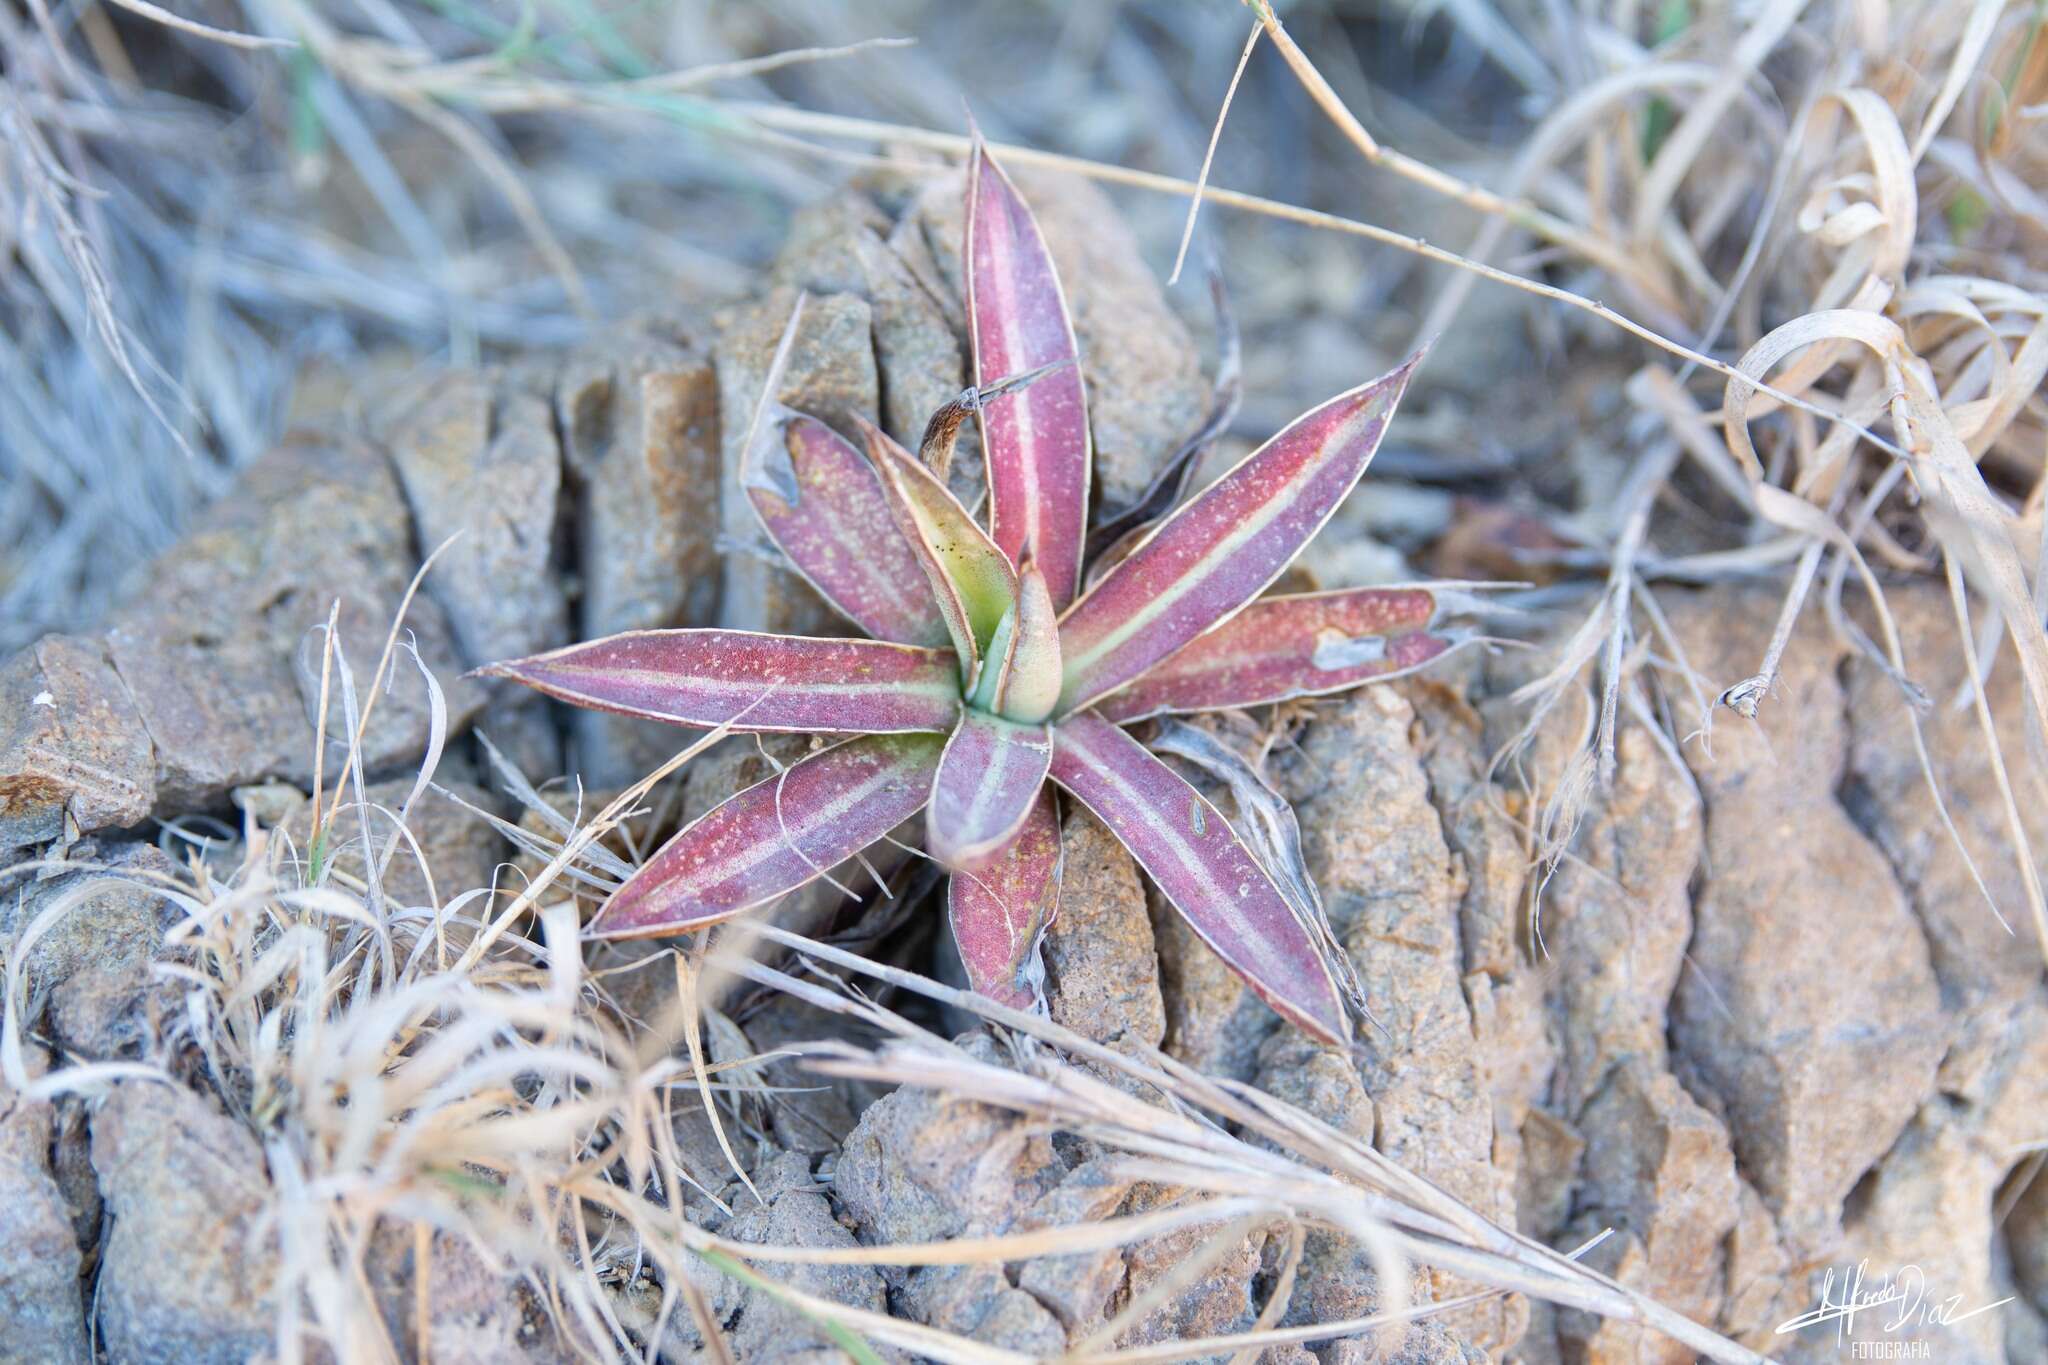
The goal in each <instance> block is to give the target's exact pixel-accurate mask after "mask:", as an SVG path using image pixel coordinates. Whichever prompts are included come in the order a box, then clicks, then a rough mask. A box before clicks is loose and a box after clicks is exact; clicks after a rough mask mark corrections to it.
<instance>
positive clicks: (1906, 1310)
mask: <svg viewBox="0 0 2048 1365" xmlns="http://www.w3.org/2000/svg"><path fill="white" fill-rule="evenodd" d="M1984 1026H1985V1029H1986V1031H1987V1032H1989V1033H1995V1034H1997V1035H1998V1036H1999V1038H2000V1045H1999V1046H1998V1047H1997V1048H1996V1050H1995V1054H1994V1056H1993V1057H1992V1059H1991V1060H1990V1062H1989V1064H1988V1065H1987V1066H1985V1067H1984V1069H1983V1073H1982V1080H1983V1084H1982V1087H1981V1089H1980V1090H1979V1091H1978V1092H1977V1093H1976V1094H1974V1095H1969V1096H1963V1095H1954V1094H1948V1093H1942V1094H1938V1095H1935V1096H1934V1097H1932V1098H1930V1099H1929V1100H1928V1101H1927V1102H1926V1103H1925V1104H1923V1105H1922V1106H1921V1107H1920V1109H1919V1110H1918V1112H1917V1113H1915V1114H1914V1115H1913V1116H1912V1118H1911V1121H1910V1122H1909V1123H1908V1124H1907V1125H1906V1127H1905V1131H1904V1132H1903V1133H1901V1134H1900V1136H1899V1138H1898V1140H1897V1141H1896V1142H1895V1143H1893V1144H1892V1146H1891V1147H1890V1149H1889V1150H1887V1151H1886V1152H1885V1153H1884V1156H1883V1158H1882V1160H1880V1161H1879V1162H1878V1163H1877V1165H1876V1167H1875V1169H1874V1170H1872V1171H1871V1172H1869V1173H1868V1174H1867V1175H1866V1176H1865V1177H1864V1178H1863V1179H1862V1180H1861V1181H1860V1182H1859V1183H1858V1184H1857V1186H1856V1188H1855V1190H1854V1191H1853V1192H1852V1193H1851V1195H1850V1197H1849V1200H1848V1205H1847V1212H1846V1216H1845V1225H1844V1233H1843V1239H1842V1244H1841V1246H1840V1248H1839V1249H1838V1250H1836V1251H1835V1252H1834V1253H1833V1254H1832V1255H1831V1256H1829V1257H1828V1258H1827V1260H1826V1261H1825V1262H1824V1263H1823V1264H1821V1265H1819V1266H1816V1267H1813V1268H1812V1269H1811V1270H1810V1272H1809V1273H1806V1274H1804V1275H1797V1274H1795V1275H1794V1276H1793V1277H1792V1278H1793V1282H1794V1283H1795V1284H1797V1283H1798V1282H1799V1281H1800V1280H1802V1279H1803V1280H1804V1282H1805V1291H1806V1292H1805V1295H1804V1297H1803V1301H1802V1302H1799V1303H1798V1304H1797V1306H1796V1307H1794V1308H1792V1309H1791V1310H1789V1311H1787V1312H1786V1313H1784V1314H1783V1315H1781V1316H1780V1317H1779V1319H1778V1321H1783V1320H1784V1319H1785V1318H1786V1317H1789V1316H1791V1315H1792V1313H1795V1312H1804V1311H1806V1310H1808V1309H1811V1308H1812V1307H1813V1306H1815V1305H1816V1304H1817V1303H1819V1301H1820V1296H1821V1295H1822V1293H1823V1292H1824V1291H1827V1290H1829V1289H1830V1286H1829V1284H1828V1283H1827V1280H1826V1277H1827V1275H1828V1274H1829V1273H1830V1272H1832V1274H1833V1276H1834V1279H1833V1283H1832V1287H1831V1288H1832V1293H1833V1295H1834V1296H1835V1297H1836V1298H1837V1299H1839V1298H1840V1297H1841V1296H1842V1294H1843V1292H1844V1290H1843V1286H1844V1285H1846V1284H1852V1283H1853V1282H1854V1278H1855V1276H1856V1274H1857V1272H1858V1271H1859V1270H1861V1272H1862V1275H1863V1280H1864V1285H1863V1292H1864V1293H1876V1292H1878V1291H1879V1290H1880V1289H1881V1288H1882V1286H1881V1284H1880V1283H1879V1282H1880V1281H1881V1280H1882V1279H1884V1278H1885V1277H1889V1279H1890V1283H1891V1284H1893V1285H1895V1286H1898V1287H1899V1288H1901V1289H1902V1290H1904V1291H1905V1292H1906V1293H1907V1294H1908V1295H1910V1296H1912V1297H1909V1298H1908V1299H1907V1300H1906V1301H1905V1302H1904V1303H1902V1304H1899V1305H1895V1306H1893V1307H1890V1308H1888V1309H1887V1310H1885V1311H1884V1312H1883V1313H1882V1314H1881V1315H1880V1314H1871V1315H1867V1316H1866V1317H1865V1318H1863V1319H1861V1320H1859V1330H1858V1333H1857V1335H1858V1336H1859V1338H1865V1339H1873V1338H1882V1339H1884V1340H1886V1341H1889V1342H1896V1343H1899V1346H1898V1348H1897V1349H1898V1350H1900V1351H1902V1352H1906V1351H1912V1352H1917V1353H1918V1354H1917V1356H1915V1355H1900V1356H1898V1357H1896V1358H1904V1359H1913V1358H1919V1359H1931V1360H1953V1361H1957V1362H1992V1361H1999V1360H2004V1359H2006V1358H2008V1357H2007V1351H2006V1342H2007V1332H2008V1330H2009V1329H2013V1330H2019V1331H2021V1332H2024V1331H2025V1329H2026V1322H2025V1313H2024V1310H2021V1311H2013V1310H2019V1309H2020V1307H2021V1306H2020V1305H2011V1304H2009V1305H2005V1306H2002V1307H2000V1308H1997V1309H1992V1310H1990V1311H1987V1312H1981V1313H1975V1314H1972V1313H1971V1312H1970V1310H1971V1309H1974V1308H1980V1307H1983V1306H1985V1305H1988V1304H1991V1303H1994V1302H1996V1301H1997V1300H1999V1299H2001V1298H2003V1297H2004V1296H2005V1295H2006V1294H2008V1293H2011V1292H2013V1291H2012V1290H2011V1289H2008V1288H2006V1287H2004V1285H2005V1282H2006V1281H2007V1280H2008V1279H2019V1280H2020V1282H2021V1283H2022V1284H2024V1283H2025V1282H2026V1277H2027V1276H2028V1275H2029V1274H2030V1273H2031V1272H2030V1270H2029V1269H2028V1268H2029V1266H2030V1265H2031V1264H2033V1263H2034V1259H2035V1257H2036V1256H2038V1254H2039V1253H2038V1252H2034V1253H2029V1252H2028V1251H2027V1250H2026V1249H2025V1231H2026V1222H2025V1221H2024V1219H2023V1221H2022V1222H2021V1223H2020V1224H2019V1228H2018V1236H2017V1237H2016V1236H2015V1231H2014V1224H2013V1222H2012V1216H2011V1215H2010V1214H2007V1215H2006V1216H2005V1217H2004V1233H2005V1237H2006V1244H2007V1246H2008V1247H2010V1248H2011V1249H2012V1251H2013V1253H2014V1254H2013V1258H2012V1268H2011V1271H2007V1269H2006V1268H2005V1267H2004V1266H2002V1265H2001V1264H2000V1259H2001V1258H2000V1257H1999V1255H1998V1254H1997V1253H1998V1242H1999V1239H2000V1232H2001V1226H2000V1222H2001V1213H2002V1212H2003V1205H2004V1203H2005V1202H2006V1201H2007V1200H2009V1199H2011V1198H2012V1194H2011V1192H2010V1191H2009V1190H2008V1189H2007V1186H2008V1183H2009V1182H2011V1181H2013V1180H2015V1179H2022V1178H2024V1177H2025V1175H2026V1173H2027V1172H2028V1169H2029V1163H2028V1159H2027V1157H2026V1156H2025V1155H2023V1154H2025V1153H2029V1152H2030V1149H2032V1148H2034V1147H2036V1146H2037V1145H2038V1142H2039V1134H2040V1131H2041V1115H2042V1114H2043V1113H2048V991H2044V990H2043V989H2041V988H2038V987H2037V988H2036V989H2035V991H2034V992H2033V993H2031V994H2030V995H2029V996H2027V997H2026V998H2025V999H2024V1000H2022V1001H2021V1002H2019V1003H2018V1004H2017V1005H2015V1006H2008V1007H2005V1008H2001V1009H1997V1010H1993V1011H1989V1012H1988V1015H1987V1017H1986V1018H1985V1020H1984ZM2029 1134H2031V1135H2032V1136H2028V1135H2029ZM2015 1172H2018V1175H2016V1174H2015ZM2016 1211H2017V1209H2016V1208H2015V1212H2016ZM1798 1340H1799V1341H1800V1342H1801V1343H1802V1344H1804V1345H1805V1346H1807V1347H1810V1348H1812V1349H1813V1351H1814V1353H1815V1356H1816V1358H1819V1356H1820V1353H1821V1352H1822V1351H1824V1350H1826V1349H1829V1348H1834V1347H1835V1344H1836V1343H1835V1335H1834V1333H1833V1331H1832V1330H1822V1329H1820V1328H1815V1329H1809V1330H1808V1331H1806V1332H1803V1333H1801V1334H1799V1337H1798Z"/></svg>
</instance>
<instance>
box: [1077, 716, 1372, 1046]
mask: <svg viewBox="0 0 2048 1365" xmlns="http://www.w3.org/2000/svg"><path fill="white" fill-rule="evenodd" d="M1055 740H1056V744H1055V748H1054V752H1053V763H1052V777H1053V781H1055V782H1057V783H1059V784H1060V786H1062V787H1064V788H1065V789H1066V790H1067V791H1069V792H1071V793H1072V794H1073V795H1074V796H1075V797H1076V798H1077V799H1078V800H1079V801H1080V802H1081V804H1082V805H1084V806H1086V807H1088V809H1089V810H1090V811H1092V812H1094V814H1095V818H1096V819H1098V820H1100V821H1102V823H1103V824H1104V825H1106V826H1108V827H1109V831H1110V833H1112V834H1114V835H1115V836H1116V837H1117V839H1118V840H1119V841H1121V842H1122V844H1123V845H1124V847H1125V848H1127V849H1129V850H1130V851H1131V854H1132V856H1134V857H1135V858H1137V860H1138V862H1139V864H1140V865H1141V866H1142V867H1144V869H1145V872H1146V874H1147V875H1149V876H1150V877H1151V878H1152V881H1153V883H1154V884H1155V885H1157V886H1158V888H1159V890H1160V891H1161V893H1163V894H1164V895H1165V897H1166V898H1167V900H1169V901H1171V902H1172V903H1173V907H1174V909H1175V910H1177V911H1179V912H1180V915H1181V917H1182V918H1183V919H1185V920H1186V921H1187V922H1188V924H1189V926H1190V927H1192V928H1193V929H1194V931H1195V932H1196V933H1197V934H1199V935H1201V937H1202V941H1203V942H1205V943H1207V944H1208V945H1209V946H1210V947H1211V948H1212V949H1214V950H1215V952H1216V955H1217V956H1218V957H1220V958H1222V959H1223V961H1224V962H1225V963H1226V964H1227V965H1228V966H1229V967H1230V969H1231V970H1232V971H1234V972H1236V973H1237V974H1238V975H1239V976H1241V977H1243V978H1244V980H1245V982H1246V983H1247V984H1248V985H1250V986H1251V988H1252V989H1253V990H1254V991H1257V992H1258V994H1259V997H1260V998H1261V999H1262V1000H1264V1001H1265V1002H1266V1003H1267V1004H1269V1005H1271V1006H1272V1007H1273V1008H1274V1009H1275V1010H1277V1011H1279V1013H1280V1014H1281V1015H1283V1016H1284V1017H1285V1018H1287V1019H1288V1020H1290V1021H1291V1022H1293V1023H1294V1024H1295V1025H1297V1026H1298V1027H1300V1028H1301V1029H1303V1030H1304V1031H1305V1032H1307V1033H1310V1034H1312V1035H1314V1036H1315V1037H1317V1038H1320V1039H1322V1040H1323V1041H1325V1042H1329V1043H1339V1044H1341V1043H1344V1042H1346V1041H1347V1040H1348V1039H1349V1037H1350V1029H1349V1027H1348V1024H1347V1021H1346V1019H1345V1014H1344V1001H1343V998H1342V996H1341V995H1340V994H1339V992H1338V988H1337V982H1336V980H1335V977H1334V976H1333V974H1332V972H1331V969H1330V965H1329V964H1328V963H1327V962H1326V961H1325V960H1324V958H1323V954H1322V950H1321V948H1320V946H1319V945H1318V943H1317V942H1316V940H1315V939H1314V938H1312V937H1311V936H1310V934H1309V932H1308V930H1307V929H1306V928H1305V927H1304V926H1303V925H1302V923H1301V921H1300V919H1299V918H1297V917H1296V915H1295V912H1294V911H1293V910H1292V909H1291V908H1289V906H1288V903H1287V899H1286V897H1284V896H1283V895H1281V893H1280V891H1279V889H1278V888H1277V887H1276V886H1275V885H1274V884H1273V879H1272V878H1271V877H1270V876H1268V875H1267V873H1266V870H1265V869H1264V868H1263V867H1261V866H1260V865H1259V861H1258V859H1257V858H1255V857H1253V856H1252V853H1251V850H1249V849H1247V848H1246V847H1245V846H1244V844H1243V842H1242V841H1241V840H1239V838H1238V837H1237V834H1236V832H1235V831H1233V830H1232V829H1231V827H1230V822H1229V821H1228V820H1225V819H1224V818H1223V815H1222V813H1221V812H1219V811H1218V810H1217V809H1216V807H1214V806H1213V805H1211V804H1209V800H1208V798H1206V797H1204V796H1203V795H1202V794H1201V793H1200V792H1198V791H1196V790H1195V789H1194V788H1193V787H1192V786H1190V785H1189V784H1188V782H1187V781H1186V779H1184V778H1182V777H1181V776H1180V774H1178V773H1176V772H1174V770H1173V769H1171V768H1169V767H1167V766H1166V764H1165V763H1163V762H1161V761H1160V760H1159V759H1158V758H1155V757H1154V756H1153V755H1152V754H1151V753H1150V752H1148V751H1147V750H1146V748H1145V746H1144V745H1142V744H1140V743H1138V741H1137V740H1135V739H1132V738H1131V737H1130V736H1129V735H1127V734H1125V733H1124V732H1123V731H1122V730H1120V729H1118V728H1117V727H1116V726H1114V725H1112V724H1110V723H1109V722H1108V721H1106V720H1103V719H1101V718H1100V717H1098V716H1096V715H1094V714H1093V713H1089V712H1084V713H1082V714H1080V715H1077V716H1070V717H1068V718H1067V719H1065V720H1063V721H1061V722H1060V724H1059V727H1058V729H1057V730H1056V731H1055Z"/></svg>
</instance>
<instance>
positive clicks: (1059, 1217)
mask: <svg viewBox="0 0 2048 1365" xmlns="http://www.w3.org/2000/svg"><path fill="white" fill-rule="evenodd" d="M1130 1191H1131V1181H1130V1180H1129V1179H1128V1178H1127V1177H1123V1176H1119V1175H1117V1174H1116V1173H1115V1172H1114V1171H1113V1170H1111V1169H1110V1163H1109V1160H1108V1159H1107V1158H1098V1159H1096V1160H1092V1161H1084V1162H1082V1163H1081V1164H1080V1165H1079V1166H1076V1167H1075V1168H1074V1169H1073V1170H1071V1171H1069V1172H1068V1173H1067V1175H1066V1177H1065V1178H1064V1179H1062V1180H1061V1181H1060V1183H1059V1184H1058V1185H1056V1186H1055V1187H1053V1188H1052V1189H1050V1190H1048V1191H1046V1193H1045V1194H1044V1195H1043V1196H1041V1197H1040V1199H1039V1200H1038V1202H1037V1203H1036V1204H1034V1205H1032V1207H1031V1209H1030V1211H1029V1212H1027V1213H1026V1214H1025V1215H1024V1217H1023V1218H1022V1219H1021V1220H1020V1223H1019V1230H1020V1231H1022V1230H1028V1229H1035V1228H1053V1227H1074V1226H1078V1225H1080V1224H1083V1223H1099V1222H1101V1221H1102V1220H1103V1219H1105V1218H1109V1217H1112V1216H1114V1215H1115V1214H1116V1212H1117V1210H1118V1209H1119V1208H1120V1207H1121V1206H1122V1205H1123V1202H1124V1199H1125V1197H1126V1196H1127V1195H1129V1193H1130ZM1016 1276H1017V1287H1018V1288H1019V1289H1022V1290H1023V1291H1024V1292H1025V1293H1027V1294H1029V1295H1030V1296H1031V1297H1032V1298H1034V1299H1036V1300H1037V1301H1038V1302H1039V1303H1041V1304H1043V1305H1044V1306H1045V1307H1046V1309H1047V1310H1048V1311H1049V1312H1051V1313H1052V1315H1053V1316H1054V1317H1055V1318H1058V1319H1059V1321H1060V1324H1061V1325H1062V1326H1063V1327H1065V1328H1066V1330H1067V1332H1068V1333H1069V1334H1071V1335H1073V1336H1076V1337H1078V1336H1080V1335H1082V1334H1084V1333H1086V1332H1087V1331H1088V1329H1089V1328H1091V1327H1092V1326H1094V1325H1095V1324H1096V1323H1098V1322H1100V1321H1101V1320H1102V1319H1103V1318H1104V1317H1106V1316H1107V1309H1108V1307H1109V1304H1110V1301H1111V1299H1112V1298H1113V1297H1114V1296H1115V1295H1116V1293H1117V1290H1118V1289H1119V1288H1120V1287H1121V1286H1122V1285H1123V1283H1124V1276H1125V1267H1124V1252H1123V1249H1122V1248H1121V1247H1105V1248H1103V1249H1102V1250H1100V1251H1083V1252H1075V1253H1073V1254H1071V1255H1067V1256H1039V1257H1036V1258H1034V1259H1032V1260H1029V1261H1025V1262H1023V1263H1022V1264H1021V1265H1020V1266H1018V1267H1017V1269H1016ZM1062 1345H1064V1343H1062Z"/></svg>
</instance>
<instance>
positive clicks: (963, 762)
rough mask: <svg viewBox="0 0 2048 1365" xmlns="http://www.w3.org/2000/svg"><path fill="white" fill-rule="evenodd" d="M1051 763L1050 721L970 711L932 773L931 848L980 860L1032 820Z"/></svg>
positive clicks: (961, 862)
mask: <svg viewBox="0 0 2048 1365" xmlns="http://www.w3.org/2000/svg"><path fill="white" fill-rule="evenodd" d="M1051 765H1052V735H1051V733H1050V732H1048V731H1047V729H1046V727H1045V726H1044V725H1043V724H1038V725H1019V724H1018V723H1017V722H1015V721H1010V720H1004V719H1002V718H1001V717H999V716H991V715H989V714H987V713H986V712H982V711H974V710H967V711H962V712H961V713H960V724H959V725H958V726H956V727H955V728H954V730H953V737H952V738H951V739H950V740H948V741H946V754H945V757H944V758H942V759H940V760H939V771H938V775H937V776H936V777H935V778H934V779H933V781H932V806H931V810H930V811H929V812H927V813H926V815H925V849H926V851H927V852H929V853H930V854H931V855H932V857H934V858H936V859H938V860H939V861H940V862H942V863H944V864H945V865H946V866H948V867H952V868H961V867H974V866H977V865H978V864H980V863H981V862H982V861H983V860H984V859H986V858H988V857H989V856H990V855H991V854H993V853H995V852H996V850H998V849H1000V848H1001V847H1002V846H1003V845H1004V844H1005V843H1007V842H1009V838H1010V836H1011V835H1012V834H1015V833H1016V832H1017V827H1018V826H1019V825H1021V824H1023V823H1024V817H1025V816H1026V815H1029V814H1030V813H1031V803H1032V802H1033V801H1034V800H1036V799H1037V797H1038V793H1039V791H1040V790H1041V789H1042V788H1043V787H1044V786H1045V773H1046V769H1047V768H1048V767H1050V766H1051Z"/></svg>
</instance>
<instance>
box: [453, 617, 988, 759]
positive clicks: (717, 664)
mask: <svg viewBox="0 0 2048 1365" xmlns="http://www.w3.org/2000/svg"><path fill="white" fill-rule="evenodd" d="M478 672H481V673H488V674H492V675H494V676H497V677H501V678H513V679H516V680H517V681H519V682H522V683H525V684H526V685H527V686H528V687H531V688H534V689H535V690H537V691H540V692H544V693H546V694H547V695H548V696H550V697H553V698H555V699H556V700H557V701H565V702H568V703H569V704H570V705H572V706H587V707H589V708H591V709H592V710H596V711H616V712H618V713H619V714H620V715H625V716H640V717H644V718H645V719H648V720H659V721H666V722H668V723H669V724H671V725H701V726H703V727H705V728H707V729H709V728H711V727H713V726H718V725H725V724H728V723H729V724H731V725H732V727H733V728H734V729H736V730H816V731H828V732H843V733H861V734H879V733H888V732H895V731H904V730H934V731H937V732H939V733H941V734H943V733H945V732H946V731H947V730H950V729H952V728H953V720H954V717H955V716H957V715H958V714H959V711H960V675H959V670H958V668H957V666H956V665H955V662H954V659H953V655H952V652H951V651H949V650H944V649H925V648H922V647H920V646H917V645H895V644H885V643H883V642H882V641H879V640H818V639H811V638H808V637H805V636H798V635H759V634H755V633H753V632H751V631H744V630H638V631H631V632H628V633H627V634H624V635H612V636H607V637H606V638H605V639H602V640H592V641H590V642H589V643H587V644H580V645H570V646H568V647H567V648H564V649H557V650H553V651H551V652H549V653H546V654H536V655H534V656H533V657H532V658H529V659H513V660H511V661H509V662H507V663H501V664H492V665H490V666H489V667H487V668H482V669H479V670H478Z"/></svg>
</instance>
